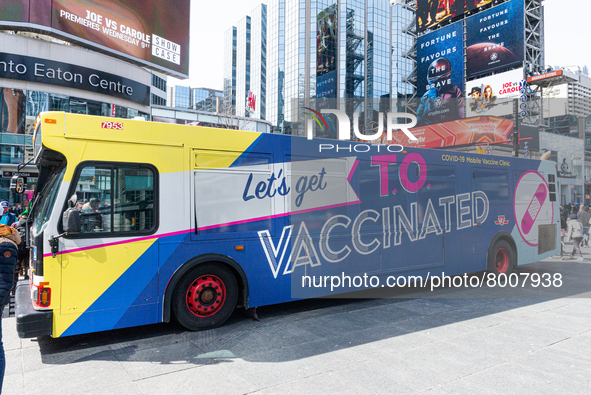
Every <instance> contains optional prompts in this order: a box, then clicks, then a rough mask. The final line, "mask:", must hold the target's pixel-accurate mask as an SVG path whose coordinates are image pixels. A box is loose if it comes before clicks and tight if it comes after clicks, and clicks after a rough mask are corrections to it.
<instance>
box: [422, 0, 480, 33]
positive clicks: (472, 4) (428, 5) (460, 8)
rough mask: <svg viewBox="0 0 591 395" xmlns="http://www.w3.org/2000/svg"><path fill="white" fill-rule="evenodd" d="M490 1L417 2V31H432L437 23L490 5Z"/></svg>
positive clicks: (424, 0) (434, 0)
mask: <svg viewBox="0 0 591 395" xmlns="http://www.w3.org/2000/svg"><path fill="white" fill-rule="evenodd" d="M491 2H492V0H417V30H418V31H419V32H422V31H424V30H425V29H433V28H435V27H436V26H437V25H438V24H439V23H441V22H445V21H446V20H448V19H451V18H454V17H456V16H458V15H462V14H464V13H466V12H468V11H473V10H475V9H476V8H478V7H484V6H485V5H487V4H490V3H491Z"/></svg>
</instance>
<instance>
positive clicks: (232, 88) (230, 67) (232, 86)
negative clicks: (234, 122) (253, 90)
mask: <svg viewBox="0 0 591 395" xmlns="http://www.w3.org/2000/svg"><path fill="white" fill-rule="evenodd" d="M236 33H237V29H236V27H234V26H232V27H231V28H230V29H228V30H226V32H225V33H224V107H223V111H224V112H225V113H227V114H235V113H236Z"/></svg>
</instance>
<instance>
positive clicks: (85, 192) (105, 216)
mask: <svg viewBox="0 0 591 395" xmlns="http://www.w3.org/2000/svg"><path fill="white" fill-rule="evenodd" d="M111 180H112V170H111V169H110V168H104V167H98V166H86V167H84V168H83V169H82V171H81V172H80V177H79V179H78V182H77V185H76V195H77V196H78V202H79V206H78V208H79V209H80V221H81V225H82V229H81V230H82V233H105V232H110V231H111V221H110V210H111V209H110V205H111Z"/></svg>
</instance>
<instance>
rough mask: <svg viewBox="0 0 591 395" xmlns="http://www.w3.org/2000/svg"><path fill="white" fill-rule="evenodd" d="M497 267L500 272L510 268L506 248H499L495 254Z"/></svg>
mask: <svg viewBox="0 0 591 395" xmlns="http://www.w3.org/2000/svg"><path fill="white" fill-rule="evenodd" d="M495 268H496V269H497V272H499V273H506V272H507V269H508V268H509V253H508V252H507V250H506V249H504V248H499V249H498V250H497V254H496V255H495Z"/></svg>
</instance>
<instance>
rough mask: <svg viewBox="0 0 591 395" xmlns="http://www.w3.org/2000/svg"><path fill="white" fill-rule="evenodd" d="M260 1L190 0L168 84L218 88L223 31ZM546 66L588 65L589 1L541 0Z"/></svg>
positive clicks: (590, 41) (590, 62) (590, 55)
mask: <svg viewBox="0 0 591 395" xmlns="http://www.w3.org/2000/svg"><path fill="white" fill-rule="evenodd" d="M261 3H263V4H267V2H266V1H264V0H263V1H261V0H218V1H206V0H192V1H191V48H190V52H191V54H190V62H189V64H190V70H189V79H187V80H176V79H174V78H170V77H169V79H168V80H169V82H168V84H169V85H186V86H190V87H192V88H201V87H204V88H213V89H219V90H221V89H222V83H223V69H224V50H223V47H224V32H225V31H226V30H228V29H229V28H230V27H232V26H235V25H236V23H237V22H238V21H239V20H240V19H242V18H244V16H245V15H247V14H249V13H250V12H251V11H252V10H253V9H254V8H256V7H257V6H258V5H259V4H261ZM544 7H545V40H546V44H545V48H546V51H545V52H546V53H545V55H546V65H552V66H555V65H559V66H563V67H564V66H581V67H582V66H583V65H587V66H588V67H589V68H591V50H590V49H589V46H590V45H591V21H590V20H589V18H588V17H589V15H591V1H588V0H545V1H544Z"/></svg>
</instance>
